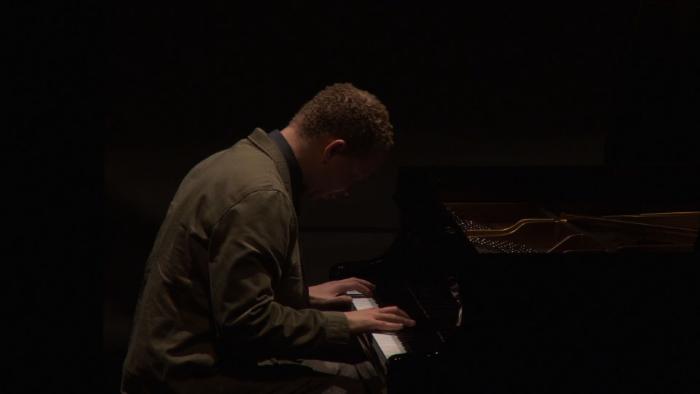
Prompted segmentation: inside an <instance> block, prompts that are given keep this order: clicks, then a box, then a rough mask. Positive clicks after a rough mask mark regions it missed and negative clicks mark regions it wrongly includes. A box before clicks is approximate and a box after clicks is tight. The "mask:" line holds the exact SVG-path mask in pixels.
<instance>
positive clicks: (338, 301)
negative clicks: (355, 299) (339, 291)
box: [329, 295, 352, 305]
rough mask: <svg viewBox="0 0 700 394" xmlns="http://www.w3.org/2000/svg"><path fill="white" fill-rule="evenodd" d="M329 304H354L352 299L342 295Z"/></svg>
mask: <svg viewBox="0 0 700 394" xmlns="http://www.w3.org/2000/svg"><path fill="white" fill-rule="evenodd" d="M329 303H330V304H333V305H349V304H352V297H350V296H347V295H341V296H338V297H334V298H331V299H330V301H329Z"/></svg>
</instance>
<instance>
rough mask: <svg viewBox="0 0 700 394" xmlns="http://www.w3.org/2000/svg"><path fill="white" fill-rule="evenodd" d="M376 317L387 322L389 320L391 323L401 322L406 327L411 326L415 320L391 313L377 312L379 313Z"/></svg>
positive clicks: (414, 323)
mask: <svg viewBox="0 0 700 394" xmlns="http://www.w3.org/2000/svg"><path fill="white" fill-rule="evenodd" d="M376 318H377V319H379V320H382V321H387V322H391V323H401V324H403V325H404V326H408V327H413V326H415V325H416V322H415V321H414V320H413V319H411V318H407V317H403V316H399V315H394V314H391V313H379V314H377V316H376Z"/></svg>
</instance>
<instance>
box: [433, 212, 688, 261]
mask: <svg viewBox="0 0 700 394" xmlns="http://www.w3.org/2000/svg"><path fill="white" fill-rule="evenodd" d="M443 205H444V207H445V208H446V210H447V211H448V212H449V213H450V214H451V215H452V217H453V219H454V220H455V222H456V223H457V225H458V226H459V227H460V228H461V229H462V231H463V232H464V234H465V237H466V239H467V241H468V242H469V243H470V244H472V245H473V246H474V247H475V249H476V250H477V252H479V253H516V254H519V253H572V252H596V251H604V252H621V251H679V252H684V251H692V250H693V247H694V242H695V240H696V238H697V236H698V228H700V211H688V212H639V213H637V214H629V213H626V214H624V215H615V214H612V215H610V214H606V215H589V214H576V213H570V212H559V213H558V214H556V213H554V212H553V210H549V209H547V208H545V207H542V206H538V205H536V204H532V203H525V202H512V203H508V202H497V203H494V202H486V203H478V202H443ZM576 208H577V207H575V206H569V207H568V209H572V210H573V212H577V209H576ZM581 211H582V212H587V209H586V208H582V209H581Z"/></svg>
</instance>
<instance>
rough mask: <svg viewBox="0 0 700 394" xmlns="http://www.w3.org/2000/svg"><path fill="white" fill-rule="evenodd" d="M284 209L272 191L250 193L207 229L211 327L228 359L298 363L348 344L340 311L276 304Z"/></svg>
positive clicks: (284, 261) (286, 235)
mask: <svg viewBox="0 0 700 394" xmlns="http://www.w3.org/2000/svg"><path fill="white" fill-rule="evenodd" d="M291 209H292V207H291V204H290V202H289V201H288V199H287V198H286V196H285V195H284V194H283V193H282V192H280V191H277V190H260V191H255V192H252V193H251V194H249V195H247V196H246V197H245V198H243V199H242V200H241V201H239V202H237V203H236V204H235V205H233V206H232V207H231V208H230V209H228V211H227V212H226V213H225V214H224V215H223V216H222V217H221V219H220V220H219V222H218V223H217V224H216V226H215V227H214V229H213V230H212V235H211V243H210V264H209V277H210V286H211V288H210V292H211V297H212V299H211V305H212V312H213V318H214V324H215V325H216V326H217V332H218V333H219V335H220V340H221V341H222V342H223V344H224V347H225V349H226V350H227V351H228V352H232V353H233V354H234V356H235V357H245V358H248V357H254V358H256V359H265V358H270V357H305V356H308V355H312V354H314V353H315V352H316V351H324V350H327V349H328V348H329V347H330V346H333V345H342V344H345V343H347V342H348V341H349V338H350V334H349V328H348V323H347V319H346V317H345V315H343V313H342V312H322V311H319V310H315V309H294V308H291V307H288V306H285V305H282V304H280V303H279V302H277V301H276V300H275V294H274V290H273V289H274V287H275V284H276V282H277V281H279V280H280V279H281V278H282V277H283V272H284V271H285V270H286V269H287V267H288V266H289V265H290V256H288V252H289V250H291V248H290V247H289V244H290V237H291V234H293V233H292V232H293V231H294V232H296V228H295V227H293V226H296V224H294V223H292V222H291V220H292V219H291V217H292V215H291V212H292V211H291Z"/></svg>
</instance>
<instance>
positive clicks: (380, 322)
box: [344, 306, 416, 334]
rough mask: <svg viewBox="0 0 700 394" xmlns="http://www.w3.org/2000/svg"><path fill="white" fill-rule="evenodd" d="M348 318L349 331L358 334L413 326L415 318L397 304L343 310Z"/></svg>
mask: <svg viewBox="0 0 700 394" xmlns="http://www.w3.org/2000/svg"><path fill="white" fill-rule="evenodd" d="M344 313H345V316H346V317H347V318H348V325H349V326H350V333H352V334H359V333H363V332H375V331H398V330H400V329H402V328H404V327H413V326H414V325H416V322H415V320H413V319H411V318H410V317H409V316H408V314H407V313H406V312H404V311H403V310H401V309H400V308H399V307H397V306H387V307H384V308H372V309H363V310H361V311H353V312H344Z"/></svg>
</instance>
